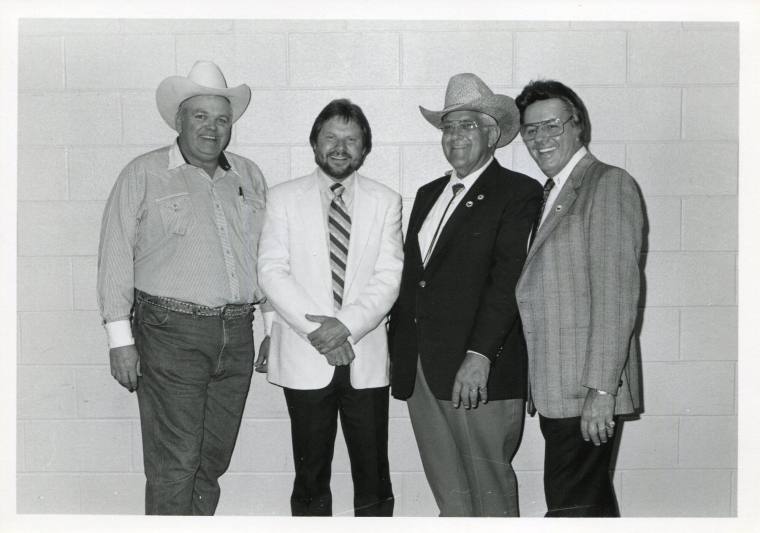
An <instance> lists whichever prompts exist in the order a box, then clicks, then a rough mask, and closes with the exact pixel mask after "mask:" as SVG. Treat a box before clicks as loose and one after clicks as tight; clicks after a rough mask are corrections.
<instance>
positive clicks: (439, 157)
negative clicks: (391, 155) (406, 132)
mask: <svg viewBox="0 0 760 533" xmlns="http://www.w3.org/2000/svg"><path fill="white" fill-rule="evenodd" d="M499 157H501V154H499ZM401 161H402V163H401V167H402V169H403V172H402V176H401V195H402V196H403V197H404V198H408V199H410V200H414V197H415V196H416V195H417V189H419V188H420V187H422V186H423V185H425V184H426V183H429V182H431V181H433V180H434V179H437V178H440V177H441V176H443V174H444V173H445V172H446V171H448V170H451V165H450V164H449V162H448V161H446V157H445V156H444V155H443V150H442V149H441V145H440V142H439V143H438V144H416V145H406V146H402V147H401Z"/></svg>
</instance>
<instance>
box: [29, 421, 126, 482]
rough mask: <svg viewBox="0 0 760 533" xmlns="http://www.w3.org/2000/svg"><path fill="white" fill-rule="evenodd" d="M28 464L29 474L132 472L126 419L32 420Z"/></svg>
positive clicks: (30, 423) (30, 422)
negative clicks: (130, 470)
mask: <svg viewBox="0 0 760 533" xmlns="http://www.w3.org/2000/svg"><path fill="white" fill-rule="evenodd" d="M25 437H26V450H25V451H26V465H27V468H28V469H29V471H30V472H77V473H80V474H84V473H88V472H89V473H94V472H129V469H130V422H129V421H127V420H116V421H112V420H97V421H96V420H93V421H82V420H29V421H27V425H26V432H25Z"/></svg>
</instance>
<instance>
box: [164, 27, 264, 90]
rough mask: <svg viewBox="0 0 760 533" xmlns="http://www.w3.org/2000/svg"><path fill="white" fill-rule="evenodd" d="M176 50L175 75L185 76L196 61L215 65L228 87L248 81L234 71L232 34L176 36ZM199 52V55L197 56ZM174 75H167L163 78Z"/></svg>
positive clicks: (233, 40)
mask: <svg viewBox="0 0 760 533" xmlns="http://www.w3.org/2000/svg"><path fill="white" fill-rule="evenodd" d="M174 40H175V43H176V44H175V47H176V49H177V60H176V62H177V75H179V76H187V73H188V72H190V69H191V68H193V65H194V64H195V62H196V61H198V60H208V61H213V62H214V63H216V64H217V65H218V66H219V68H220V69H221V70H222V72H223V73H224V77H225V79H226V80H227V85H228V86H229V87H236V86H237V85H240V84H241V83H248V84H249V85H250V83H249V80H243V79H241V78H240V75H239V72H237V71H236V70H235V36H234V35H233V34H232V33H222V34H219V33H209V34H189V35H176V36H175V37H174ZM199 52H200V54H199ZM171 74H174V70H173V69H172V72H171V73H169V72H168V71H167V73H166V74H165V75H164V77H166V76H169V75H171Z"/></svg>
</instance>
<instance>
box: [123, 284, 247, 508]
mask: <svg viewBox="0 0 760 533" xmlns="http://www.w3.org/2000/svg"><path fill="white" fill-rule="evenodd" d="M252 320H253V310H252V307H251V309H250V311H248V312H246V313H245V314H243V315H240V316H234V317H225V316H217V317H209V316H193V315H189V314H185V313H180V312H176V311H172V310H169V309H166V308H165V307H161V306H157V305H154V304H152V303H150V302H149V301H147V300H146V299H144V298H142V297H140V296H138V298H137V301H136V303H135V314H134V328H133V329H134V335H135V344H136V347H137V350H138V352H139V354H140V366H141V370H142V378H140V382H139V387H138V389H137V399H138V403H139V406H140V423H141V428H142V441H143V456H144V467H145V477H146V486H145V513H146V514H162V515H212V514H214V511H215V510H216V505H217V503H218V501H219V483H218V481H217V480H218V478H219V477H220V476H221V475H222V474H223V473H224V472H225V471H226V470H227V467H228V466H229V462H230V458H231V457H232V450H233V448H234V446H235V441H236V439H237V434H238V429H239V427H240V420H241V417H242V414H243V407H244V405H245V399H246V396H247V395H248V389H249V387H250V384H251V375H252V372H253V332H252V329H251V323H252Z"/></svg>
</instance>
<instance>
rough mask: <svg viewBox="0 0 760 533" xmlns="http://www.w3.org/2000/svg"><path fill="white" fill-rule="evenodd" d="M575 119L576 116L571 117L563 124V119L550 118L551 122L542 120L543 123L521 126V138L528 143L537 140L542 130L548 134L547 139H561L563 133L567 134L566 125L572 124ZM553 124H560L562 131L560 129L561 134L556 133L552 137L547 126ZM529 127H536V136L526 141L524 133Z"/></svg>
mask: <svg viewBox="0 0 760 533" xmlns="http://www.w3.org/2000/svg"><path fill="white" fill-rule="evenodd" d="M573 118H574V115H570V117H568V119H567V120H565V121H564V122H562V119H561V118H559V117H554V118H550V119H549V120H542V121H541V122H531V123H530V124H523V125H522V126H520V136H521V137H522V138H523V141H526V142H530V141H534V140H536V137H538V134H539V132H540V131H541V130H542V129H544V131H545V132H546V136H547V137H559V136H560V135H562V134H563V133H565V124H567V123H568V122H570V121H571V120H572V119H573ZM552 123H559V125H560V126H561V129H560V131H559V133H555V134H554V135H550V134H549V132H548V131H546V128H545V126H546V125H548V124H552ZM528 126H535V128H536V134H535V135H533V137H531V138H530V139H526V138H525V133H524V131H523V130H524V129H525V128H527V127H528Z"/></svg>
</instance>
